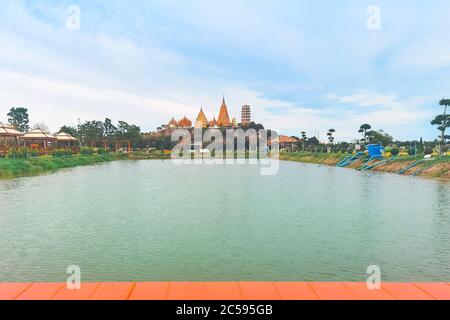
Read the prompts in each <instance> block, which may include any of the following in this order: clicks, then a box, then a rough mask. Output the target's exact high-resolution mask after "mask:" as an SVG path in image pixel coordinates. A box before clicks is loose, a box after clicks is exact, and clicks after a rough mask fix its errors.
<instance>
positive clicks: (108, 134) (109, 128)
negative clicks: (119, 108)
mask: <svg viewBox="0 0 450 320" xmlns="http://www.w3.org/2000/svg"><path fill="white" fill-rule="evenodd" d="M103 132H104V135H105V138H106V140H108V144H109V145H110V146H111V144H112V142H113V140H114V139H116V136H117V127H116V126H115V125H113V123H112V121H111V119H108V118H106V119H105V122H103Z"/></svg>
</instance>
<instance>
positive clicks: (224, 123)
mask: <svg viewBox="0 0 450 320" xmlns="http://www.w3.org/2000/svg"><path fill="white" fill-rule="evenodd" d="M217 126H218V127H231V122H230V116H229V115H228V108H227V105H226V103H225V97H224V98H223V101H222V105H221V106H220V113H219V119H218V120H217Z"/></svg>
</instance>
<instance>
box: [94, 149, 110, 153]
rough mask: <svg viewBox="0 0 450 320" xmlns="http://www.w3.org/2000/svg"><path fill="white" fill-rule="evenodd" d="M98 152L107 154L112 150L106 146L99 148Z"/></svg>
mask: <svg viewBox="0 0 450 320" xmlns="http://www.w3.org/2000/svg"><path fill="white" fill-rule="evenodd" d="M97 153H98V154H106V153H111V150H110V149H109V148H108V149H105V148H97Z"/></svg>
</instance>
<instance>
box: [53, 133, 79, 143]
mask: <svg viewBox="0 0 450 320" xmlns="http://www.w3.org/2000/svg"><path fill="white" fill-rule="evenodd" d="M55 138H56V140H57V141H58V142H77V141H78V139H77V138H74V137H72V136H71V135H70V134H68V133H65V132H60V133H58V134H57V135H56V136H55Z"/></svg>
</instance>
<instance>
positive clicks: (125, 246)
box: [0, 160, 450, 282]
mask: <svg viewBox="0 0 450 320" xmlns="http://www.w3.org/2000/svg"><path fill="white" fill-rule="evenodd" d="M259 173H260V171H259V167H258V166H254V165H253V166H252V165H245V166H238V165H236V166H230V165H221V166H198V165H181V166H175V165H174V164H172V163H171V162H170V161H148V160H144V161H123V162H112V163H107V164H101V165H96V166H89V167H79V168H75V169H70V170H63V171H59V172H57V173H55V174H49V175H45V176H38V177H31V178H22V179H15V180H10V181H0V281H61V282H63V281H65V279H66V277H67V275H66V269H67V267H68V266H70V265H78V266H79V267H80V268H81V272H82V280H84V281H145V280H147V281H155V280H174V281H175V280H177V281H183V280H185V281H198V280H204V281H211V280H223V281H230V280H254V281H263V280H266V281H277V280H284V281H365V280H366V278H367V275H366V270H367V267H368V266H371V265H378V266H379V267H380V268H381V272H382V280H386V281H449V280H450V184H448V183H443V182H436V181H427V180H422V179H418V178H409V177H402V176H397V175H385V174H376V173H370V172H368V173H364V172H358V171H355V170H349V169H337V168H331V167H321V166H318V165H308V164H299V163H290V162H282V163H281V164H280V171H279V173H278V174H277V175H275V176H261V175H260V174H259Z"/></svg>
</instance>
